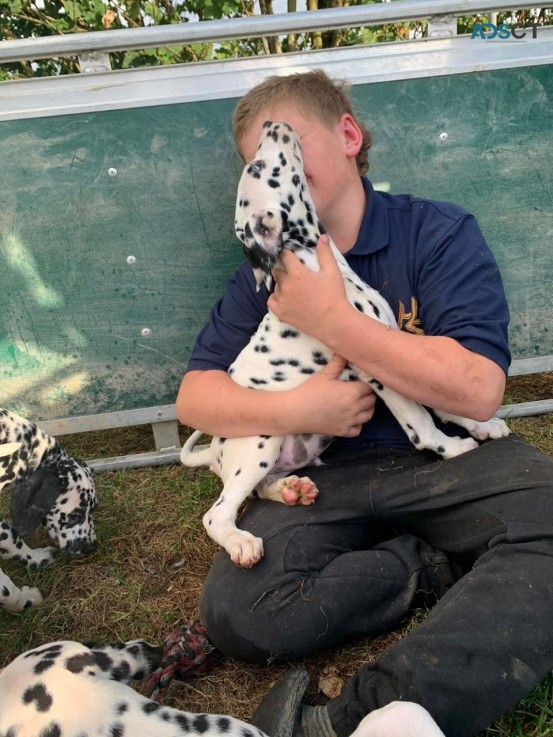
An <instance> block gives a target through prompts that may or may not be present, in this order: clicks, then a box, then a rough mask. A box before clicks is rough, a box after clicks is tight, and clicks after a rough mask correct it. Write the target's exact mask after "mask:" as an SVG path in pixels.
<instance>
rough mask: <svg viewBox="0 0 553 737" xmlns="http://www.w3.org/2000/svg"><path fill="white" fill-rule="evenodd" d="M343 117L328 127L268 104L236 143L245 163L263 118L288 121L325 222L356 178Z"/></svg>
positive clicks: (250, 156)
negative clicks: (293, 131) (297, 139)
mask: <svg viewBox="0 0 553 737" xmlns="http://www.w3.org/2000/svg"><path fill="white" fill-rule="evenodd" d="M345 117H346V116H342V119H341V120H340V121H338V123H336V124H335V125H334V126H332V127H329V126H327V125H324V124H323V123H322V122H321V121H320V120H318V119H317V118H315V117H312V118H308V117H306V116H305V115H303V114H302V113H301V112H299V110H297V109H296V108H294V107H290V106H289V105H286V106H276V107H274V108H270V107H269V108H267V109H266V110H264V111H263V112H262V113H261V114H260V115H259V116H258V117H257V118H255V119H254V121H253V122H252V124H251V125H250V126H249V128H248V129H247V131H246V133H245V134H244V136H243V137H242V140H241V141H240V142H239V147H240V153H241V154H242V157H243V158H244V161H246V162H248V161H251V160H252V159H253V158H254V157H255V152H256V151H257V147H258V144H259V138H260V136H261V131H262V127H263V123H264V122H265V121H266V120H271V121H272V122H284V123H288V125H290V126H291V127H292V128H293V129H294V130H295V132H296V134H297V136H298V138H299V139H300V143H301V150H302V157H303V164H304V171H305V176H306V178H307V182H308V184H309V189H310V191H311V195H312V197H313V200H314V202H315V206H316V208H317V212H318V214H319V216H320V218H321V219H322V220H323V222H324V221H325V218H326V217H327V215H329V214H330V213H331V212H332V209H333V208H334V207H335V206H336V205H337V203H338V202H339V201H340V199H341V196H342V195H343V194H344V192H345V191H346V188H347V184H348V182H349V181H350V180H351V177H353V178H354V179H355V181H357V182H358V181H359V175H358V173H357V165H356V162H355V155H356V153H357V152H355V154H353V156H352V153H351V142H350V141H349V140H348V133H347V129H346V128H347V127H346V126H344V118H345ZM348 117H349V116H348ZM357 150H358V149H357Z"/></svg>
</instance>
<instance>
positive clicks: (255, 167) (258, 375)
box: [181, 121, 509, 568]
mask: <svg viewBox="0 0 553 737" xmlns="http://www.w3.org/2000/svg"><path fill="white" fill-rule="evenodd" d="M235 230H236V234H237V236H238V238H239V239H240V240H241V241H242V244H243V247H244V251H245V253H246V256H247V257H248V259H249V261H250V263H251V265H252V267H253V271H254V274H255V279H256V283H257V287H258V289H259V288H260V286H261V284H263V283H265V285H266V286H267V289H269V290H270V289H271V286H272V280H273V277H272V270H273V269H274V268H275V267H278V266H281V263H280V260H279V254H280V253H281V251H282V249H284V248H287V249H289V250H291V251H293V252H294V253H295V254H296V256H297V257H298V259H299V260H300V261H301V262H302V263H303V264H304V265H305V266H307V267H308V268H310V269H312V270H313V271H318V270H319V264H318V261H317V252H316V246H317V241H318V239H319V237H320V235H321V234H322V233H324V228H323V225H322V224H321V222H320V221H319V220H318V217H317V214H316V211H315V205H314V204H313V200H312V199H311V195H310V192H309V188H308V186H307V180H306V178H305V175H304V171H303V161H302V156H301V149H300V143H299V140H298V138H297V136H296V134H295V133H294V131H293V130H292V128H290V126H288V125H287V124H286V123H271V122H269V121H268V122H266V123H265V125H264V129H263V132H262V135H261V140H260V143H259V147H258V149H257V152H256V155H255V158H254V159H253V161H251V162H250V163H249V164H247V165H246V167H245V169H244V172H243V174H242V177H241V179H240V182H239V185H238V196H237V205H236V220H235ZM331 247H332V251H333V254H334V256H335V258H336V261H337V263H338V266H339V268H340V271H341V272H342V275H343V277H344V285H345V289H346V293H347V296H348V299H349V301H350V303H351V304H352V305H354V306H355V307H356V308H357V309H358V310H360V311H361V312H364V313H366V314H368V315H370V316H371V317H373V318H374V319H375V320H379V321H380V322H382V323H384V324H385V325H387V326H389V327H390V328H394V329H398V325H397V322H396V319H395V317H394V314H393V312H392V310H391V308H390V306H389V305H388V303H387V302H386V300H385V299H384V298H383V297H382V296H381V295H380V294H379V292H377V291H376V290H375V289H372V288H371V287H369V286H368V285H367V284H365V282H363V281H362V280H361V279H360V278H359V277H358V276H357V274H355V272H354V271H352V269H351V268H350V267H349V265H348V263H347V262H346V260H345V258H344V257H343V256H342V254H341V253H340V251H339V250H338V249H337V248H336V246H335V245H334V244H333V243H332V242H331ZM330 358H331V351H330V350H329V349H328V348H327V347H326V346H324V345H323V344H322V343H320V342H319V341H318V340H315V339H314V338H312V337H310V336H308V335H305V334H303V333H300V332H299V331H298V330H296V329H295V328H293V327H292V326H290V325H287V324H286V323H284V322H282V320H280V319H279V318H278V317H276V315H274V314H273V313H272V312H271V311H270V310H269V311H268V313H267V314H266V315H265V317H264V318H263V320H262V321H261V323H260V325H259V327H258V329H257V332H256V333H255V335H253V337H252V338H251V340H250V342H249V343H248V345H247V346H246V347H245V348H244V349H243V350H242V351H241V353H240V354H239V356H238V357H237V358H236V360H235V361H234V363H233V364H232V366H231V367H230V368H229V374H230V375H231V376H232V378H233V379H234V381H236V382H237V383H238V384H240V385H241V386H246V387H250V388H255V389H263V390H267V391H282V390H285V389H293V388H295V387H296V386H298V385H299V384H301V383H302V382H304V381H306V379H307V378H308V377H309V376H310V375H311V374H313V373H314V372H316V371H319V370H320V369H321V368H322V367H323V366H324V365H326V364H327V363H328V361H329V360H330ZM341 379H342V380H344V381H348V380H353V379H360V380H362V381H366V382H368V383H369V384H370V385H371V386H372V388H373V389H374V391H375V392H376V393H377V394H378V395H379V396H380V397H381V398H382V399H383V400H384V402H385V403H386V404H387V406H388V408H389V409H390V410H391V412H392V413H393V414H394V416H395V418H396V419H397V420H398V422H399V424H400V425H401V427H402V428H403V430H404V431H405V433H406V435H407V437H408V438H409V440H410V441H411V443H412V444H413V445H414V446H415V447H416V448H417V449H419V450H423V449H427V450H432V451H434V452H435V453H437V454H438V455H440V456H442V458H453V457H454V456H457V455H459V454H461V453H465V452H466V451H468V450H471V449H473V448H476V447H477V445H478V442H477V441H478V440H486V439H488V438H499V437H503V436H505V435H508V434H509V430H508V428H507V425H506V424H505V423H504V422H503V420H500V419H498V418H493V419H491V420H490V421H488V422H476V421H475V420H469V419H467V418H464V417H458V416H455V415H451V414H447V413H444V412H438V411H436V414H437V415H438V417H439V418H440V419H442V420H443V421H444V422H453V423H455V424H457V425H459V426H461V427H464V428H465V429H466V430H467V431H468V432H469V433H470V434H471V435H472V437H469V438H460V437H449V436H448V435H445V434H444V433H443V432H441V430H439V429H438V428H437V427H436V426H435V424H434V422H433V420H432V417H431V415H430V414H429V412H428V411H427V410H426V409H425V408H424V407H422V406H421V405H420V404H417V403H415V402H413V401H412V400H410V399H406V398H405V397H403V396H402V395H400V394H398V393H397V392H395V391H393V390H392V389H389V388H387V387H385V386H383V385H382V384H381V383H380V382H379V381H377V380H376V379H374V378H372V377H370V376H368V375H367V374H366V373H365V372H363V371H361V370H360V369H358V368H356V367H355V366H346V368H345V370H344V371H343V373H342V376H341ZM200 437H201V433H199V432H196V433H194V434H193V435H192V436H191V437H190V439H189V440H188V441H187V442H186V443H185V445H184V447H183V449H182V452H181V461H182V463H183V464H184V465H186V466H202V465H206V466H209V467H210V468H211V469H212V470H213V471H214V472H215V473H217V474H218V475H219V476H220V477H221V478H222V480H223V482H224V488H223V491H222V493H221V495H220V497H219V499H218V500H217V502H216V503H215V504H214V505H213V507H212V508H211V509H210V510H209V511H208V512H207V513H206V514H205V515H204V525H205V527H206V529H207V531H208V533H209V535H210V536H211V537H212V538H213V539H214V540H215V541H216V542H218V543H219V545H221V546H222V547H224V548H225V549H226V550H227V552H228V553H229V555H230V557H231V559H232V561H233V562H234V563H236V564H238V565H241V566H243V567H245V568H248V567H251V566H252V565H254V564H255V563H257V562H258V561H259V559H260V558H261V556H262V555H263V542H262V540H261V539H260V538H257V537H255V536H253V535H251V534H250V533H249V532H246V531H244V530H239V529H238V528H237V527H236V515H237V511H238V508H239V506H240V504H241V503H242V502H243V501H244V499H245V498H246V497H247V496H248V495H249V494H250V493H251V492H252V491H254V490H255V491H256V493H257V495H258V496H259V497H261V498H263V499H272V500H275V501H280V502H284V503H286V504H310V503H312V502H313V501H314V499H315V497H316V495H317V489H316V488H315V487H314V484H313V483H312V482H311V481H310V479H309V478H307V477H303V478H298V477H297V476H295V475H293V474H292V475H287V474H289V472H291V471H294V470H295V469H297V468H300V467H304V466H307V465H309V464H311V463H314V462H316V461H317V459H318V457H319V455H320V454H321V453H322V451H323V450H324V449H325V448H326V447H327V446H328V445H329V443H330V442H331V441H332V438H329V437H322V436H320V435H300V436H298V435H296V436H286V437H281V436H273V437H267V436H255V437H245V438H226V439H225V438H219V437H215V438H213V440H212V442H211V445H210V447H208V448H206V449H203V450H200V451H196V452H193V449H194V445H195V443H196V442H197V441H198V439H199V438H200Z"/></svg>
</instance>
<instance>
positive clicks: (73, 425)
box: [37, 404, 177, 436]
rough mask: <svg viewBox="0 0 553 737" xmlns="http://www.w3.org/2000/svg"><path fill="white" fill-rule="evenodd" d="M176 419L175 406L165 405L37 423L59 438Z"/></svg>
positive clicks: (45, 430)
mask: <svg viewBox="0 0 553 737" xmlns="http://www.w3.org/2000/svg"><path fill="white" fill-rule="evenodd" d="M176 419H177V413H176V410H175V405H174V404H164V405H160V406H159V407H144V409H128V410H124V411H122V412H104V413H102V414H98V415H81V416H79V417H64V418H61V419H59V420H45V421H44V422H37V425H38V426H39V427H40V428H42V429H43V430H44V432H47V433H48V434H49V435H55V436H58V435H71V434H73V433H80V432H97V431H98V430H113V429H115V428H119V427H132V426H133V425H148V424H154V423H156V422H165V421H168V420H176Z"/></svg>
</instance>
